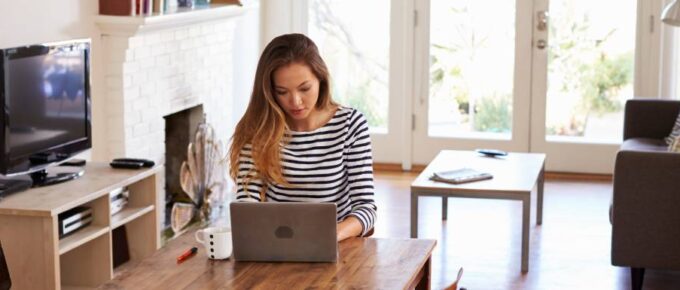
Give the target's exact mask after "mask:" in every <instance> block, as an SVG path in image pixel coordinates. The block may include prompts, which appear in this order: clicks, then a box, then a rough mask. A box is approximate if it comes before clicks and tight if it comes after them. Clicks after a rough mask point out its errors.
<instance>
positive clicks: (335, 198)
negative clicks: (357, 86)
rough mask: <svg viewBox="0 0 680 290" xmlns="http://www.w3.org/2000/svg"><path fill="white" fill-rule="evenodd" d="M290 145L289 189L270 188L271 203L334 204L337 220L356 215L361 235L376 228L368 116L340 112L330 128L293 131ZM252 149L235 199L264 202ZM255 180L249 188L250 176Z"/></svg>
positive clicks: (285, 156) (286, 151)
mask: <svg viewBox="0 0 680 290" xmlns="http://www.w3.org/2000/svg"><path fill="white" fill-rule="evenodd" d="M289 133H290V134H291V138H290V142H289V143H288V144H287V145H285V146H283V147H282V148H281V157H282V169H283V176H284V178H286V180H287V181H288V183H290V186H289V187H287V186H284V185H281V184H277V183H272V184H269V186H268V187H267V191H266V196H267V201H272V202H287V201H297V202H300V201H302V202H333V203H335V204H336V206H337V220H338V222H339V221H342V220H344V219H345V218H347V217H349V216H355V217H356V218H357V219H359V221H360V222H361V224H362V226H363V231H362V235H365V234H366V233H367V232H368V231H370V230H371V229H372V228H373V224H374V223H375V218H376V209H377V208H376V205H375V202H374V200H373V192H374V187H373V157H372V153H371V139H370V136H369V134H368V123H367V122H366V119H365V118H364V116H363V114H361V113H360V112H359V111H357V110H355V109H351V108H345V107H340V108H339V109H338V110H337V111H336V112H335V115H333V118H331V120H330V121H328V123H326V125H324V126H322V127H321V128H318V129H316V130H313V131H309V132H296V131H290V132H289ZM251 154H252V147H251V146H250V145H246V146H245V147H244V148H243V150H242V151H241V154H240V157H239V172H238V175H237V178H236V184H237V193H236V198H237V199H238V200H242V201H252V202H258V201H260V190H261V189H262V182H261V181H260V180H258V179H256V178H253V177H254V176H256V174H255V172H254V171H255V169H254V165H253V160H252V155H251ZM246 174H247V175H248V176H250V177H251V178H250V180H249V182H248V187H247V188H245V185H244V181H245V177H246V176H247V175H246Z"/></svg>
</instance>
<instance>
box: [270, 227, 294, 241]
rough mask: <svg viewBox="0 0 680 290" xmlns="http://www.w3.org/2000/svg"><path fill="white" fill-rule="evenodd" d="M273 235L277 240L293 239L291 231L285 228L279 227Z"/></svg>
mask: <svg viewBox="0 0 680 290" xmlns="http://www.w3.org/2000/svg"><path fill="white" fill-rule="evenodd" d="M274 235H275V236H276V237H277V238H279V239H291V238H293V229H291V228H290V227H287V226H279V227H278V228H276V231H275V232H274Z"/></svg>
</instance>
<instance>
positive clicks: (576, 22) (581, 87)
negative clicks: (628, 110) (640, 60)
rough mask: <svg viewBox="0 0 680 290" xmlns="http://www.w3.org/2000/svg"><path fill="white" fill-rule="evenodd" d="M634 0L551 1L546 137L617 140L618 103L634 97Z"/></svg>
mask: <svg viewBox="0 0 680 290" xmlns="http://www.w3.org/2000/svg"><path fill="white" fill-rule="evenodd" d="M636 2H637V1H636V0H599V1H589V0H551V1H550V4H549V6H550V13H549V18H550V31H549V43H550V45H548V68H547V70H548V72H547V74H548V77H547V86H548V88H547V94H546V98H547V100H546V109H545V110H546V118H545V137H546V140H547V141H556V142H560V141H562V142H589V143H617V144H618V143H619V142H621V140H622V133H623V107H624V105H625V102H626V100H628V99H630V98H632V97H633V72H634V69H633V67H634V57H635V54H634V52H635V25H636V21H634V19H636ZM612 7H616V9H615V10H614V11H613V10H612Z"/></svg>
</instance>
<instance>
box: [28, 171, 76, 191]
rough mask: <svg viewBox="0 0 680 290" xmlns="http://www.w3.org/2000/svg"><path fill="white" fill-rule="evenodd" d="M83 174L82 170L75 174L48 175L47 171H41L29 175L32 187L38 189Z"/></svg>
mask: <svg viewBox="0 0 680 290" xmlns="http://www.w3.org/2000/svg"><path fill="white" fill-rule="evenodd" d="M84 173H85V171H84V170H79V171H76V172H59V173H55V174H53V175H50V174H48V173H47V169H43V170H40V171H36V172H33V173H31V179H33V187H39V186H47V185H52V184H57V183H61V182H64V181H69V180H73V179H76V178H78V177H81V176H83V174H84Z"/></svg>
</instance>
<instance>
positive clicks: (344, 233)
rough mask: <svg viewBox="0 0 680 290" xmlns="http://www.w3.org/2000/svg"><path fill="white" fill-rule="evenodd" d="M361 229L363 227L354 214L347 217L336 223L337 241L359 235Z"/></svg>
mask: <svg viewBox="0 0 680 290" xmlns="http://www.w3.org/2000/svg"><path fill="white" fill-rule="evenodd" d="M363 229H364V227H363V226H362V225H361V222H359V219H358V218H356V217H355V216H349V217H347V218H346V219H345V220H343V221H341V222H339V223H338V227H337V232H338V242H340V241H342V240H345V239H347V238H351V237H357V236H359V235H361V231H362V230H363Z"/></svg>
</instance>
